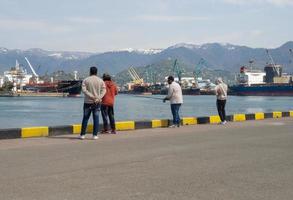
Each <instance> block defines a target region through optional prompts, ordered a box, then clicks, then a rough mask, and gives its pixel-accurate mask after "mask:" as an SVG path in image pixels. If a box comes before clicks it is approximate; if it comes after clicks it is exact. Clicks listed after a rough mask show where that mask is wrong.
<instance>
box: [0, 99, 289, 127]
mask: <svg viewBox="0 0 293 200" xmlns="http://www.w3.org/2000/svg"><path fill="white" fill-rule="evenodd" d="M162 99H163V96H157V95H155V96H145V97H144V96H133V95H122V94H121V95H118V96H117V98H116V102H115V106H114V110H115V119H116V121H124V120H150V119H171V118H172V115H171V110H170V104H169V102H166V103H163V102H162ZM183 99H184V103H183V105H182V107H181V111H180V115H181V116H185V117H199V116H209V115H216V114H217V108H216V98H215V96H184V98H183ZM288 110H293V97H258V96H248V97H243V96H241V97H240V96H229V97H228V100H227V105H226V112H227V114H234V113H255V112H272V111H288ZM82 115H83V98H82V97H80V98H63V97H0V129H3V128H21V127H30V126H58V125H71V124H80V123H81V120H82ZM100 120H101V121H100V123H102V119H101V118H100ZM90 123H91V121H90Z"/></svg>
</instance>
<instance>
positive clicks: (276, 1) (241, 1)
mask: <svg viewBox="0 0 293 200" xmlns="http://www.w3.org/2000/svg"><path fill="white" fill-rule="evenodd" d="M223 1H224V2H226V3H229V4H237V5H245V4H272V5H277V6H286V5H293V0H223Z"/></svg>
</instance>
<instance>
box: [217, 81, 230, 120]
mask: <svg viewBox="0 0 293 200" xmlns="http://www.w3.org/2000/svg"><path fill="white" fill-rule="evenodd" d="M216 84H217V86H216V88H215V92H216V96H217V109H218V113H219V116H220V119H221V122H220V124H226V123H227V121H226V112H225V105H226V101H227V90H228V87H227V85H226V84H225V83H224V82H223V80H222V78H220V77H219V78H217V80H216Z"/></svg>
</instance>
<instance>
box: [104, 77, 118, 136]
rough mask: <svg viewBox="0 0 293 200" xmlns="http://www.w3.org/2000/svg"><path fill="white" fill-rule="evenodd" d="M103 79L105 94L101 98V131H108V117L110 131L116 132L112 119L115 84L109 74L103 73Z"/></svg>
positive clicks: (115, 93)
mask: <svg viewBox="0 0 293 200" xmlns="http://www.w3.org/2000/svg"><path fill="white" fill-rule="evenodd" d="M103 81H104V82H105V85H106V94H105V95H104V97H103V99H102V106H101V113H102V118H103V123H104V130H103V131H102V133H109V128H108V118H109V121H110V127H111V133H112V134H116V128H115V119H114V101H115V96H116V95H117V94H118V91H117V86H116V84H115V83H114V82H113V81H112V80H111V76H110V75H109V74H104V75H103Z"/></svg>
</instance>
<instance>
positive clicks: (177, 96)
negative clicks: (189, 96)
mask: <svg viewBox="0 0 293 200" xmlns="http://www.w3.org/2000/svg"><path fill="white" fill-rule="evenodd" d="M167 81H168V84H169V88H168V94H167V96H166V97H165V98H164V99H163V102H166V100H170V104H171V112H172V115H173V124H172V125H171V126H169V127H170V128H175V127H180V116H179V109H180V107H181V104H182V103H183V96H182V89H181V86H180V85H179V84H178V83H176V82H175V81H174V77H173V76H169V77H168V80H167Z"/></svg>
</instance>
